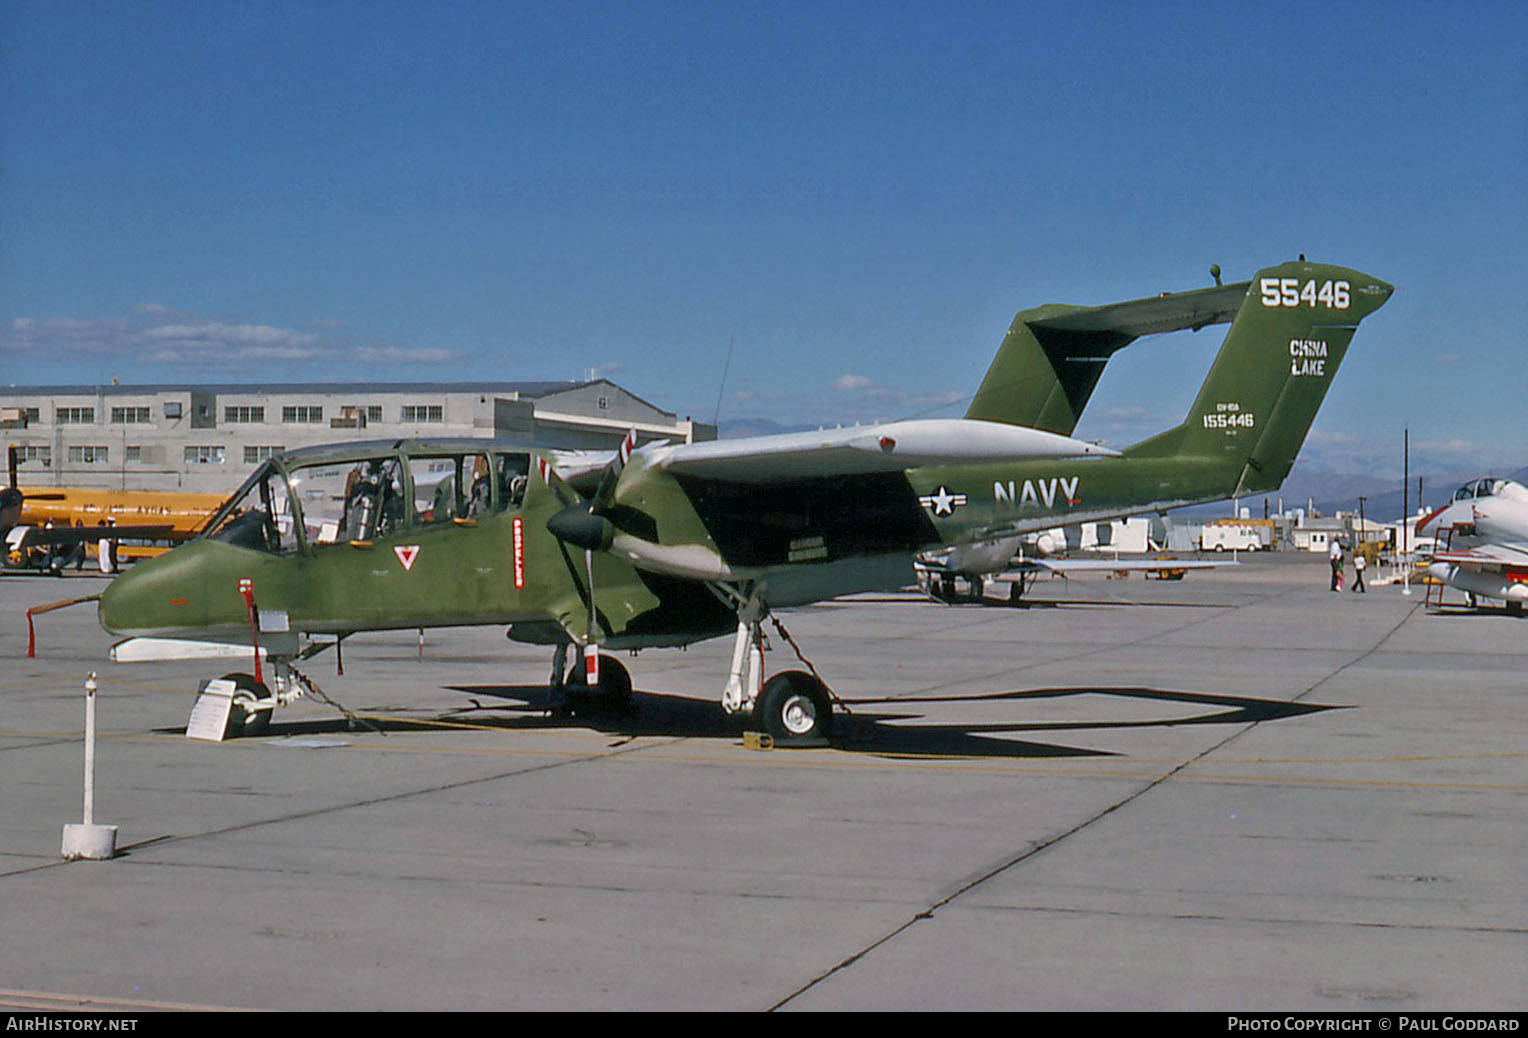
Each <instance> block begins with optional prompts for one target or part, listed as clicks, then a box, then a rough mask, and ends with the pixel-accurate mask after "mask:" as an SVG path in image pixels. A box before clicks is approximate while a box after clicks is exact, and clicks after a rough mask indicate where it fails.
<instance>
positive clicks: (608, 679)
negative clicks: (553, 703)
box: [567, 653, 631, 713]
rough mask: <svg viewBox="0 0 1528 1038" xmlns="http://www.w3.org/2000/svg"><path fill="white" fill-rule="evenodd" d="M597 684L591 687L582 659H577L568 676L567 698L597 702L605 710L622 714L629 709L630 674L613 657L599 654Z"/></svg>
mask: <svg viewBox="0 0 1528 1038" xmlns="http://www.w3.org/2000/svg"><path fill="white" fill-rule="evenodd" d="M599 674H600V679H599V683H598V684H596V685H593V686H591V685H590V684H589V682H588V679H587V678H585V676H584V659H583V657H582V656H580V657H579V658H578V662H576V663H574V664H573V670H572V672H571V673H570V674H569V675H568V688H567V691H568V693H569V698H570V699H573V700H574V701H575V705H577V700H578V699H585V700H597V701H598V705H600V706H603V707H604V708H605V709H606V710H610V711H613V712H616V713H623V712H625V711H627V710H630V709H631V674H630V673H628V672H627V670H626V667H625V666H624V665H623V664H622V663H621V661H620V660H618V659H616V658H615V657H614V656H606V655H605V654H604V653H601V654H600V666H599Z"/></svg>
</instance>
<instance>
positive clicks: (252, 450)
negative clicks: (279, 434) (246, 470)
mask: <svg viewBox="0 0 1528 1038" xmlns="http://www.w3.org/2000/svg"><path fill="white" fill-rule="evenodd" d="M285 449H286V448H285V447H248V446H246V447H245V448H244V464H246V465H257V464H259V463H260V462H262V461H264V460H265V459H266V458H269V457H270V456H271V455H272V454H280V453H281V452H282V451H283V450H285Z"/></svg>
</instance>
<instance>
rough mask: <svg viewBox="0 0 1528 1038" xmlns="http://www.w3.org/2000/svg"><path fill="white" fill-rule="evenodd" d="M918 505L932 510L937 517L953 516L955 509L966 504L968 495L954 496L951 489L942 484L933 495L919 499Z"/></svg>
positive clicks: (926, 495)
mask: <svg viewBox="0 0 1528 1038" xmlns="http://www.w3.org/2000/svg"><path fill="white" fill-rule="evenodd" d="M918 503H919V504H921V505H922V506H923V507H924V508H932V509H933V510H934V514H935V515H936V516H937V515H953V514H954V513H955V509H957V508H959V507H960V506H961V505H963V504H965V503H966V495H964V494H952V493H950V489H949V487H946V486H944V485H942V484H941V485H940V487H939V489H938V490H936V491H934V492H933V493H932V494H925V495H924V496H922V497H920V498H918Z"/></svg>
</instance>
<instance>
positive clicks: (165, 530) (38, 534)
mask: <svg viewBox="0 0 1528 1038" xmlns="http://www.w3.org/2000/svg"><path fill="white" fill-rule="evenodd" d="M174 531H175V527H173V526H171V525H169V524H163V525H158V526H13V527H11V530H10V532H9V533H7V534H6V536H5V543H6V546H7V547H8V548H9V549H10V550H11V551H23V550H25V549H27V548H51V547H59V546H61V545H75V544H88V543H93V542H95V541H102V540H106V541H120V540H143V541H152V540H158V539H160V538H164V537H169V536H170V535H171V534H172V533H174Z"/></svg>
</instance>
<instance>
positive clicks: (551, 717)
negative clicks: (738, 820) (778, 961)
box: [269, 685, 1340, 759]
mask: <svg viewBox="0 0 1528 1038" xmlns="http://www.w3.org/2000/svg"><path fill="white" fill-rule="evenodd" d="M450 687H451V688H452V689H453V691H457V692H461V693H463V694H464V695H466V696H467V697H468V704H469V705H465V706H462V707H460V708H457V709H455V710H448V711H446V712H444V713H442V712H439V711H430V712H429V713H428V714H423V713H422V714H421V715H420V716H419V717H418V718H417V719H416V718H413V717H409V716H405V715H406V714H407V711H406V710H402V711H385V710H384V711H379V712H378V713H374V714H369V715H366V716H365V717H364V719H363V723H364V727H368V728H373V729H376V730H379V731H381V732H389V731H392V732H403V731H431V730H433V731H449V730H464V729H480V730H481V729H500V730H505V731H536V730H562V729H568V728H582V729H585V730H587V731H595V732H601V733H604V734H606V735H610V736H612V737H618V738H637V737H641V736H662V737H669V738H697V739H726V740H729V741H730V740H736V739H738V738H740V736H741V732H742V724H741V722H740V721H739V720H738V719H736V718H729V717H727V716H726V715H725V714H723V713H722V711H721V709H720V707H719V706H718V704H717V703H716V701H715V700H712V699H692V698H689V697H685V696H678V695H667V694H663V695H660V694H657V693H648V692H635V693H633V695H632V705H631V708H630V709H629V710H626V711H624V712H620V713H616V712H612V711H609V710H604V709H597V708H586V709H582V710H576V711H569V710H567V709H565V708H554V707H558V706H559V705H560V704H561V700H560V699H559V700H557V701H556V702H555V703H554V702H553V701H552V700H551V699H550V698H549V695H550V694H549V692H548V690H547V689H546V687H545V686H541V685H461V686H450ZM1073 696H1078V697H1080V696H1092V697H1098V698H1099V700H1100V702H1101V703H1107V701H1108V700H1109V699H1110V698H1116V699H1129V700H1136V701H1150V702H1159V703H1162V704H1164V706H1165V705H1168V704H1171V705H1173V706H1177V707H1180V708H1181V707H1182V706H1183V705H1185V704H1186V705H1190V706H1197V707H1202V708H1204V711H1205V712H1204V713H1201V714H1194V715H1191V716H1186V717H1185V716H1182V714H1181V710H1175V711H1172V716H1164V717H1161V718H1155V719H1144V720H1143V719H1140V718H1134V719H1129V720H1124V719H1110V718H1109V717H1108V716H1107V713H1106V712H1105V711H1104V710H1103V709H1099V710H1095V711H1094V712H1093V717H1092V719H1088V720H1066V721H1034V720H1015V721H1012V722H1001V721H999V722H980V723H959V722H942V723H941V722H935V723H919V722H920V720H921V719H922V718H925V717H927V716H928V712H927V710H926V709H924V708H925V707H927V706H936V705H938V704H953V705H955V706H960V705H983V706H985V708H986V709H985V710H984V713H987V714H989V715H990V713H991V710H992V704H994V703H1014V704H1017V705H1020V706H1022V704H1024V703H1026V702H1032V701H1037V700H1045V699H1059V698H1063V697H1073ZM485 700H495V701H496V702H485ZM843 703H844V705H845V706H847V707H848V709H849V711H850V712H849V713H847V714H846V713H842V712H840V713H839V715H838V716H837V718H835V722H834V733H833V742H832V745H833V746H834V748H835V749H838V750H840V751H842V752H847V753H861V754H867V755H872V756H874V755H886V756H932V757H967V758H994V759H997V758H1010V759H1022V758H1046V757H1102V756H1118V755H1119V754H1117V753H1115V752H1113V751H1108V750H1097V749H1089V748H1086V747H1076V746H1065V745H1060V744H1056V743H1049V742H1031V741H1026V740H1021V739H1017V738H1013V737H1012V736H1014V735H1017V734H1019V733H1040V732H1047V733H1066V732H1086V731H1103V730H1122V729H1132V728H1145V729H1151V728H1170V727H1178V726H1192V725H1222V724H1231V725H1245V724H1254V723H1257V722H1260V721H1279V720H1284V719H1286V718H1291V717H1300V716H1304V715H1306V714H1313V713H1319V712H1321V711H1325V710H1332V709H1340V707H1335V706H1328V705H1322V704H1307V703H1289V702H1282V701H1279V700H1270V699H1254V698H1249V697H1246V696H1233V695H1223V694H1215V693H1207V692H1181V691H1175V690H1171V689H1158V688H1144V687H1135V686H1108V687H1104V686H1091V685H1079V686H1066V687H1060V688H1038V689H1026V690H1019V691H1012V692H993V693H986V694H979V695H965V696H959V695H957V696H950V695H944V696H923V697H905V698H896V699H890V698H875V699H850V700H844V701H843ZM356 727H357V726H356V725H355V724H353V723H352V722H350V721H348V720H346V719H343V718H335V719H333V720H322V721H292V722H275V723H273V724H272V725H271V727H270V729H269V734H270V735H273V736H283V735H286V736H293V735H317V734H335V733H340V732H345V731H351V730H355V729H356Z"/></svg>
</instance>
